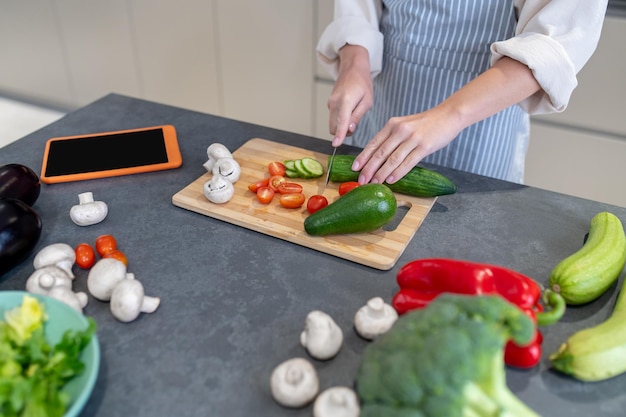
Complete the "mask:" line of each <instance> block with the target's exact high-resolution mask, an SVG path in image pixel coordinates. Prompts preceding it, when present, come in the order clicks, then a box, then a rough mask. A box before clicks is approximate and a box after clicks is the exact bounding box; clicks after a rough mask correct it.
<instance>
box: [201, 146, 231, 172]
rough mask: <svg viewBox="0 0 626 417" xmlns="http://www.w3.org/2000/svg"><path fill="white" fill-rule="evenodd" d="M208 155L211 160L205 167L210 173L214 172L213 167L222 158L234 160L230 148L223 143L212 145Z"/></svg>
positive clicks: (207, 151)
mask: <svg viewBox="0 0 626 417" xmlns="http://www.w3.org/2000/svg"><path fill="white" fill-rule="evenodd" d="M206 155H207V157H208V158H209V159H208V160H207V161H206V162H205V163H204V165H203V167H204V168H205V169H206V170H207V171H208V172H213V165H215V163H216V162H217V161H218V159H222V158H232V156H233V155H232V154H231V153H230V151H229V150H228V148H227V147H226V146H224V145H222V144H221V143H212V144H211V145H209V147H208V148H207V150H206Z"/></svg>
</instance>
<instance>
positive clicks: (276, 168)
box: [267, 161, 287, 177]
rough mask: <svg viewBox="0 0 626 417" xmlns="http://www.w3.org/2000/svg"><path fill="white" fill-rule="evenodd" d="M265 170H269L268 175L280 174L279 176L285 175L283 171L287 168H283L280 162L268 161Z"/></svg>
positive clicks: (283, 165)
mask: <svg viewBox="0 0 626 417" xmlns="http://www.w3.org/2000/svg"><path fill="white" fill-rule="evenodd" d="M267 170H268V171H269V172H270V175H272V176H273V175H280V176H281V177H284V176H285V172H287V169H286V168H285V164H283V163H282V162H278V161H275V162H270V163H269V165H268V166H267Z"/></svg>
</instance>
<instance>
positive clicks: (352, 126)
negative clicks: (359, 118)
mask: <svg viewBox="0 0 626 417" xmlns="http://www.w3.org/2000/svg"><path fill="white" fill-rule="evenodd" d="M354 129H356V125H355V124H354V123H350V124H349V125H348V130H349V131H350V132H354Z"/></svg>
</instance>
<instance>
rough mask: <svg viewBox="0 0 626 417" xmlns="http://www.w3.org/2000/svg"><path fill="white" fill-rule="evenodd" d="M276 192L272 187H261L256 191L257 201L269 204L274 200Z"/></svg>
mask: <svg viewBox="0 0 626 417" xmlns="http://www.w3.org/2000/svg"><path fill="white" fill-rule="evenodd" d="M274 194H275V191H274V190H272V189H271V188H270V187H259V189H258V190H257V191H256V199H257V200H259V202H260V203H261V204H269V203H270V202H271V201H272V199H273V198H274Z"/></svg>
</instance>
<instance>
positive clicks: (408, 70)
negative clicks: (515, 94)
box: [346, 0, 529, 183]
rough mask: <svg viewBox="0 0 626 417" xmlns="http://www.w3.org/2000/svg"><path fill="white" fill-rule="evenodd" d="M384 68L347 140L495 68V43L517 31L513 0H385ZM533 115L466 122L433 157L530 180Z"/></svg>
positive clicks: (514, 111)
mask: <svg viewBox="0 0 626 417" xmlns="http://www.w3.org/2000/svg"><path fill="white" fill-rule="evenodd" d="M383 3H384V7H383V15H382V19H381V31H382V32H383V35H384V48H385V49H384V57H383V70H382V72H381V74H380V75H379V76H378V77H377V78H376V79H375V80H374V106H373V107H372V109H371V110H370V111H369V112H368V113H367V114H366V115H365V117H364V118H363V119H362V120H361V122H360V123H359V126H358V129H357V130H356V132H355V133H354V135H353V136H352V138H347V140H346V143H350V144H353V145H357V146H361V147H363V146H364V145H365V144H366V143H367V142H368V141H369V140H370V139H371V138H373V137H374V136H375V135H376V133H378V131H380V129H382V127H383V126H384V124H385V123H386V122H387V120H388V119H389V118H391V117H393V116H404V115H408V114H414V113H419V112H422V111H424V110H427V109H429V108H431V107H434V106H436V105H437V104H439V103H440V102H442V101H443V100H444V99H445V98H447V97H448V96H450V95H451V94H452V93H454V92H455V91H456V90H458V89H459V88H461V87H462V86H463V85H465V84H467V83H468V82H469V81H470V80H471V79H473V78H475V77H476V76H477V75H478V74H480V73H482V72H484V71H485V70H486V69H488V68H489V60H490V58H491V54H490V50H489V47H490V45H491V44H492V43H493V42H495V41H499V40H504V39H507V38H510V37H512V36H513V35H514V32H515V25H516V18H515V10H514V7H513V1H512V0H509V1H506V0H476V1H474V0H384V1H383ZM528 134H529V118H528V114H527V113H526V112H524V111H523V110H522V109H521V108H520V107H519V106H517V105H515V106H512V107H509V108H507V109H505V110H503V111H502V112H500V113H498V114H496V115H494V116H492V117H490V118H488V119H485V120H483V121H481V122H479V123H476V124H474V125H472V126H470V127H468V128H466V129H464V130H463V131H462V132H461V133H460V134H459V136H457V138H456V139H455V140H453V141H452V142H451V143H450V144H449V145H448V146H446V147H445V148H443V149H441V150H439V151H437V152H435V153H433V154H432V155H429V156H428V157H426V158H425V159H424V161H425V162H429V163H433V164H438V165H442V166H447V167H451V168H456V169H460V170H463V171H469V172H473V173H476V174H481V175H487V176H490V177H495V178H500V179H504V180H508V181H513V182H519V183H521V182H522V181H523V175H524V157H525V154H526V149H527V147H528Z"/></svg>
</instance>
